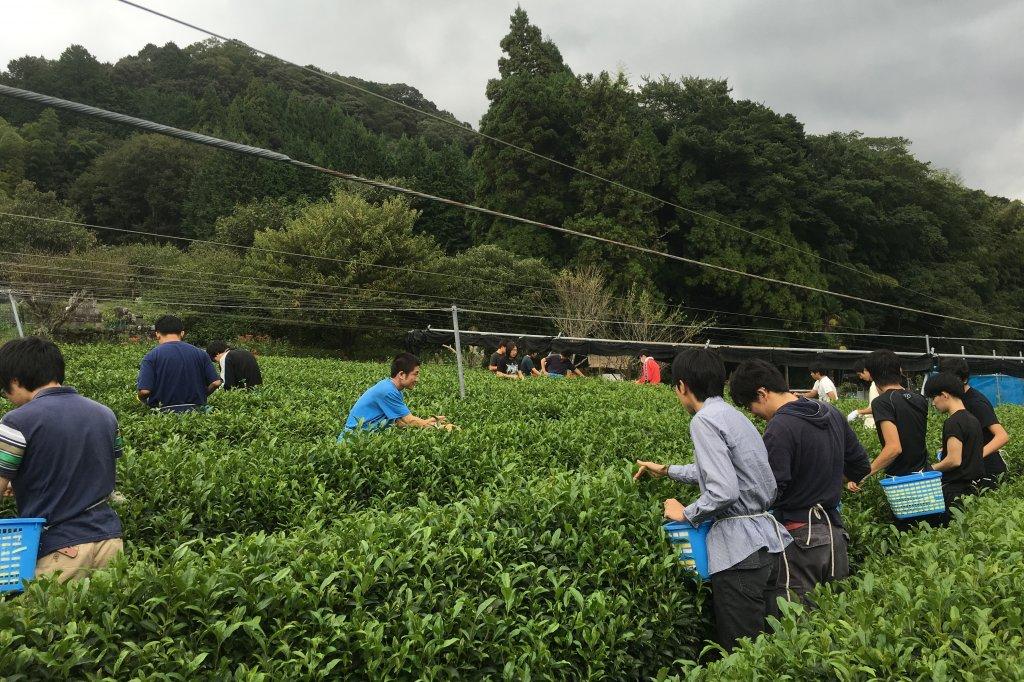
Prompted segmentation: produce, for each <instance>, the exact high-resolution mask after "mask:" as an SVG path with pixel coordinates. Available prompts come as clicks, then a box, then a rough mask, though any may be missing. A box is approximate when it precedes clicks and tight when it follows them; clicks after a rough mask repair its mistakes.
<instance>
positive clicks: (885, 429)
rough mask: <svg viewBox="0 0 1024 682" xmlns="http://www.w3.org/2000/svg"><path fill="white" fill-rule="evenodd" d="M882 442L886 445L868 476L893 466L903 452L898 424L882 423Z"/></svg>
mask: <svg viewBox="0 0 1024 682" xmlns="http://www.w3.org/2000/svg"><path fill="white" fill-rule="evenodd" d="M882 440H883V441H884V442H885V445H884V446H883V447H882V451H881V452H879V453H878V457H875V459H874V461H873V462H871V471H870V472H868V476H874V475H875V474H877V473H878V472H879V471H881V470H882V469H884V468H885V467H887V466H889V465H890V464H892V463H893V461H895V459H896V458H897V457H899V456H900V453H902V452H903V444H902V443H900V432H899V431H897V430H896V424H894V423H892V422H888V421H886V422H882Z"/></svg>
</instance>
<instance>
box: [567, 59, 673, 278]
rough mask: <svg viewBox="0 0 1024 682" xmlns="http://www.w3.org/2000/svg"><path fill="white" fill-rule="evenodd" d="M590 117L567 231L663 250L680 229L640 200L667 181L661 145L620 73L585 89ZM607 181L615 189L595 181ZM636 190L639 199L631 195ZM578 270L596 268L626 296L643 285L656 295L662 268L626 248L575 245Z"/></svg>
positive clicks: (591, 79)
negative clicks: (664, 224) (662, 175)
mask: <svg viewBox="0 0 1024 682" xmlns="http://www.w3.org/2000/svg"><path fill="white" fill-rule="evenodd" d="M581 95H582V99H581V101H582V103H583V112H584V113H583V117H582V120H581V121H580V123H579V126H578V134H579V138H580V141H581V150H580V153H579V155H578V156H577V157H576V167H578V168H580V169H581V170H583V171H586V172H587V173H591V174H593V175H587V174H584V173H577V174H576V175H575V176H574V177H573V178H572V181H571V183H570V186H571V188H572V191H573V194H574V196H575V204H576V206H577V212H576V214H575V215H574V216H573V217H572V218H571V219H570V220H568V221H567V222H566V227H569V228H572V229H574V230H578V231H580V232H584V233H586V234H593V235H597V236H600V237H605V238H607V239H615V240H617V241H622V242H626V243H628V244H635V245H638V246H645V247H648V248H652V249H658V250H661V249H663V248H664V246H665V244H664V242H663V240H662V238H663V237H664V236H665V235H666V234H668V233H670V232H671V231H672V228H673V227H674V226H672V225H669V226H667V228H666V229H663V228H662V227H661V226H660V225H659V224H658V209H659V208H660V207H661V204H660V203H659V202H658V201H657V200H656V199H653V198H650V197H646V196H643V195H642V194H640V193H638V192H644V193H648V194H650V193H651V192H653V191H655V189H656V187H657V184H658V178H659V174H660V168H659V152H660V145H659V144H658V140H657V138H656V137H655V135H654V130H653V128H652V127H651V124H650V121H649V120H648V118H647V117H646V115H645V114H644V112H643V111H642V110H641V108H640V105H639V101H638V98H637V95H636V93H634V92H633V91H632V90H631V89H630V87H629V83H628V81H627V80H626V77H625V75H623V74H622V73H619V74H618V75H617V76H616V77H615V78H612V77H611V76H609V75H608V74H607V73H604V72H602V73H601V74H599V75H597V76H592V75H587V76H585V77H584V78H583V79H582V87H581ZM595 175H596V176H600V177H602V178H607V179H609V180H612V181H614V182H617V183H620V184H619V185H612V184H610V183H608V182H606V181H604V180H600V179H598V178H597V177H594V176H595ZM630 189H633V190H637V191H630ZM571 244H572V247H573V250H574V251H575V253H576V256H575V258H574V264H575V265H576V266H578V267H581V266H582V267H585V266H588V265H594V266H597V267H598V268H599V269H600V270H601V272H602V273H603V274H604V276H605V278H606V280H607V281H608V283H609V284H610V286H612V288H613V289H615V290H617V291H620V292H624V291H626V290H627V289H629V288H630V287H631V286H634V285H636V284H640V285H641V286H642V287H644V288H649V289H652V288H654V276H655V274H656V273H657V271H658V269H659V268H660V267H661V266H662V265H663V263H662V262H661V260H660V259H658V258H657V257H656V256H647V255H643V254H640V253H637V252H635V251H628V250H626V249H624V248H622V247H620V246H614V245H609V244H604V243H601V242H595V241H588V240H584V239H574V240H572V241H571Z"/></svg>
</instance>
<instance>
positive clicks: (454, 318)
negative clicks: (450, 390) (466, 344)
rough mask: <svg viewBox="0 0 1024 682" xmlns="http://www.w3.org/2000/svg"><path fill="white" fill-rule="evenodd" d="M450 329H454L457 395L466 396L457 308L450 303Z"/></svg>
mask: <svg viewBox="0 0 1024 682" xmlns="http://www.w3.org/2000/svg"><path fill="white" fill-rule="evenodd" d="M452 330H454V331H455V364H456V365H458V368H459V397H460V398H465V397H466V374H465V372H464V371H463V369H462V339H461V337H460V336H459V308H458V306H456V305H455V304H452Z"/></svg>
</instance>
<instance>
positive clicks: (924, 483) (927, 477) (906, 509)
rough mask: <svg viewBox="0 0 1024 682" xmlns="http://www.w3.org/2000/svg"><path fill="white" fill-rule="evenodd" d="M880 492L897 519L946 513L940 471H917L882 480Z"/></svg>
mask: <svg viewBox="0 0 1024 682" xmlns="http://www.w3.org/2000/svg"><path fill="white" fill-rule="evenodd" d="M882 490H884V491H885V496H886V497H887V498H888V499H889V506H890V507H892V513H893V514H894V515H895V516H896V518H897V519H912V518H914V517H916V516H930V515H931V514H941V513H942V512H944V511H946V500H945V498H944V497H943V496H942V472H941V471H919V472H917V473H916V474H909V475H907V476H893V477H892V478H883V479H882Z"/></svg>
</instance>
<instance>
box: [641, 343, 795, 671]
mask: <svg viewBox="0 0 1024 682" xmlns="http://www.w3.org/2000/svg"><path fill="white" fill-rule="evenodd" d="M672 385H673V388H674V390H675V392H676V397H677V398H679V402H680V403H682V405H683V407H685V408H686V410H687V411H688V412H690V413H691V414H692V415H693V419H691V420H690V437H691V438H692V439H693V448H694V463H693V464H683V465H678V464H676V465H671V466H667V465H664V464H657V463H655V462H645V461H641V460H638V461H637V464H638V465H639V467H640V469H639V470H638V471H637V473H636V476H635V478H637V479H639V478H641V477H642V476H643V475H644V473H645V472H646V473H647V474H649V475H651V476H655V477H660V476H668V477H669V478H672V479H673V480H676V481H681V482H683V483H690V484H693V485H697V486H698V487H699V488H700V496H699V497H698V498H697V499H696V500H695V501H694V502H692V503H691V504H689V505H687V506H685V507H684V506H683V505H682V504H681V503H680V502H679V501H677V500H675V499H668V500H665V517H666V518H668V519H671V520H673V521H689V522H690V523H692V524H693V525H695V526H696V525H700V524H701V523H703V522H704V521H714V525H713V526H712V527H711V531H710V532H709V533H708V539H707V546H708V568H709V571H710V573H711V592H712V601H713V606H714V612H715V631H716V639H717V641H718V643H719V644H721V645H722V646H723V647H724V648H725V649H726V650H727V651H731V650H732V648H733V647H734V646H735V644H736V640H738V639H739V638H741V637H756V636H757V635H758V633H760V632H763V631H764V628H765V618H766V617H767V616H768V615H769V614H771V613H774V609H775V599H776V597H777V596H778V590H777V588H776V586H775V585H776V580H777V571H778V568H777V566H778V558H779V557H778V555H779V553H781V552H782V551H784V550H785V548H786V545H788V544H789V543H790V542H792V538H791V537H790V535H789V533H788V532H787V531H786V529H785V528H783V527H781V526H780V525H779V524H778V522H777V521H776V520H775V519H774V517H772V516H771V514H770V513H769V512H768V510H769V508H770V507H771V504H772V502H773V501H774V500H775V495H776V485H775V476H774V474H773V473H772V469H771V466H770V465H769V463H768V452H767V450H766V449H765V445H764V440H763V439H762V438H761V434H760V433H758V431H757V429H756V428H755V427H754V425H753V424H751V423H750V420H748V419H747V418H746V417H745V416H743V414H742V413H740V411H739V410H737V409H736V408H735V407H733V406H732V405H729V404H728V403H726V402H725V400H724V399H723V398H722V393H723V391H724V388H725V366H724V365H723V364H722V360H721V358H720V357H719V355H718V353H717V352H716V351H713V350H710V349H689V350H686V351H683V352H682V353H680V354H679V355H677V356H676V358H675V361H674V362H673V363H672Z"/></svg>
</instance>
